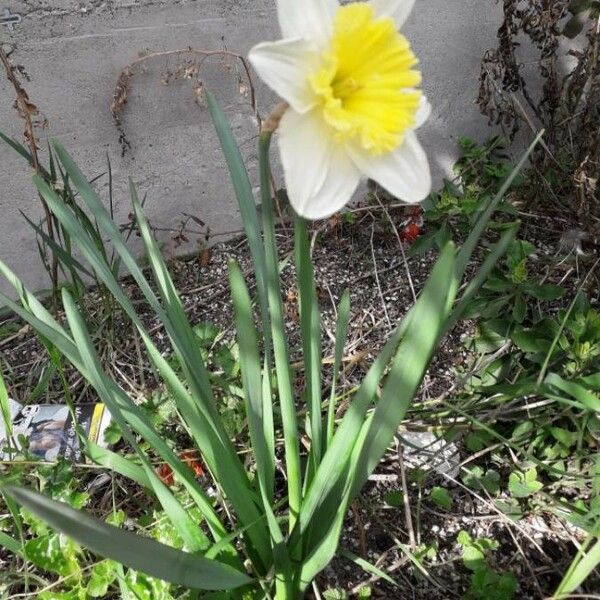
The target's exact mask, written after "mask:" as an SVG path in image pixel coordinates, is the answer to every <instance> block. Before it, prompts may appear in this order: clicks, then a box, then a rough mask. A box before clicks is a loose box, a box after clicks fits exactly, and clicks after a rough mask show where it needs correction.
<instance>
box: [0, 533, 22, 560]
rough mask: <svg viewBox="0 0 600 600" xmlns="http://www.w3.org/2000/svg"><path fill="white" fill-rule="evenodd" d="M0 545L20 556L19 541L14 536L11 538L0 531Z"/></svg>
mask: <svg viewBox="0 0 600 600" xmlns="http://www.w3.org/2000/svg"><path fill="white" fill-rule="evenodd" d="M0 546H3V547H4V548H6V549H7V550H8V551H9V552H12V553H13V554H16V555H18V556H20V555H21V553H22V551H23V547H22V546H21V543H20V542H18V541H17V540H15V539H14V538H11V537H10V536H9V535H7V534H6V533H4V531H0Z"/></svg>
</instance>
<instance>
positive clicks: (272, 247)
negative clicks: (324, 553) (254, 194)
mask: <svg viewBox="0 0 600 600" xmlns="http://www.w3.org/2000/svg"><path fill="white" fill-rule="evenodd" d="M270 146H271V133H268V132H265V133H262V134H261V136H260V144H259V149H260V186H261V201H262V214H263V230H264V241H265V255H266V278H267V295H268V299H269V309H270V313H271V332H272V338H273V354H274V357H275V371H276V373H277V387H278V391H279V402H280V406H281V418H282V421H283V438H284V444H285V462H286V468H287V478H288V498H289V508H290V515H289V530H290V531H291V530H292V529H293V528H294V525H295V524H296V520H297V518H298V514H299V512H300V505H301V502H302V481H301V475H300V449H299V444H298V423H297V418H296V405H295V403H294V393H293V381H292V372H291V368H290V358H289V352H288V348H287V343H286V339H285V324H284V322H283V304H282V301H281V289H280V286H279V259H278V256H277V244H276V241H275V220H274V217H273V200H272V198H271V190H270V183H271V181H270V167H269V149H270Z"/></svg>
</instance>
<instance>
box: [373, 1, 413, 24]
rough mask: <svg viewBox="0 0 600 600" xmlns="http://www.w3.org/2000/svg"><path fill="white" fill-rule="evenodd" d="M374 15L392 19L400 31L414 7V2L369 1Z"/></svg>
mask: <svg viewBox="0 0 600 600" xmlns="http://www.w3.org/2000/svg"><path fill="white" fill-rule="evenodd" d="M371 4H372V5H373V8H374V9H375V14H376V15H378V16H380V17H392V18H393V19H394V20H395V21H396V25H398V29H400V28H401V27H402V26H403V25H404V23H405V22H406V19H408V16H409V15H410V12H411V11H412V9H413V6H414V5H415V0H371Z"/></svg>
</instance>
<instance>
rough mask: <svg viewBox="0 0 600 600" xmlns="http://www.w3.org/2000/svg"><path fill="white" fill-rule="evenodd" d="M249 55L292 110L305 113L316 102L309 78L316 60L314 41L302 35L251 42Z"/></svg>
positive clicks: (265, 79) (317, 56) (316, 51)
mask: <svg viewBox="0 0 600 600" xmlns="http://www.w3.org/2000/svg"><path fill="white" fill-rule="evenodd" d="M248 58H249V59H250V62H251V63H252V66H253V67H254V68H255V69H256V72H257V73H258V74H259V75H260V77H261V79H262V80H263V81H264V82H265V83H266V84H267V85H268V86H269V87H270V88H271V89H272V90H274V91H275V92H277V94H278V95H279V96H281V98H283V99H284V100H286V101H287V102H288V103H289V104H290V106H292V108H293V109H294V110H296V111H298V112H300V113H305V112H306V111H308V110H310V109H311V108H312V107H313V106H314V105H315V103H316V101H317V99H316V95H315V93H314V91H313V89H312V87H311V86H310V84H309V82H308V76H309V75H310V73H314V72H315V70H316V69H317V68H318V64H319V51H318V48H317V46H316V45H315V44H314V43H312V42H307V41H305V40H301V39H295V40H280V41H279V42H265V43H263V44H258V46H254V48H252V50H250V54H249V55H248Z"/></svg>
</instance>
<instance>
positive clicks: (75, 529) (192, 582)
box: [4, 486, 252, 590]
mask: <svg viewBox="0 0 600 600" xmlns="http://www.w3.org/2000/svg"><path fill="white" fill-rule="evenodd" d="M4 491H6V493H8V494H9V495H10V496H12V497H13V498H14V499H15V500H16V501H17V502H19V503H20V504H22V505H23V506H25V507H26V508H27V509H29V510H30V511H31V512H33V513H34V514H36V515H37V516H38V517H40V518H41V519H43V520H44V521H46V522H47V523H48V524H49V525H50V526H51V527H52V528H53V529H55V530H57V531H60V532H62V533H64V534H65V535H67V536H69V537H70V538H72V539H73V540H75V541H76V542H78V543H79V544H81V545H82V546H85V547H86V548H88V549H89V550H91V551H92V552H94V553H96V554H99V555H100V556H103V557H106V558H110V559H111V560H114V561H117V562H119V563H121V564H123V565H125V566H127V567H130V568H132V569H135V570H139V571H143V572H144V573H147V574H148V575H150V576H152V577H156V578H158V579H162V580H163V581H168V582H171V583H175V584H178V585H182V586H186V587H189V588H194V589H199V590H229V589H235V588H238V587H240V586H242V585H246V584H248V583H250V582H251V581H252V580H251V579H250V578H249V577H248V576H247V575H245V574H244V573H240V572H239V571H237V570H235V569H233V568H232V567H230V566H228V565H225V564H222V563H220V562H218V561H214V560H208V559H206V558H204V557H202V556H198V555H194V554H187V553H185V552H180V551H178V550H174V549H173V548H170V547H169V546H165V545H164V544H160V543H158V542H156V541H154V540H152V539H149V538H144V537H141V536H139V535H136V534H134V533H131V532H129V531H124V530H122V529H118V528H116V527H113V526H112V525H107V524H106V523H102V522H101V521H97V520H95V519H92V518H91V517H89V516H88V515H87V514H86V513H84V512H83V511H78V510H75V509H73V508H71V507H70V506H68V505H67V504H64V503H62V502H56V501H55V500H51V499H49V498H46V497H45V496H43V495H42V494H38V493H37V492H34V491H32V490H28V489H26V488H19V487H14V486H7V487H5V488H4Z"/></svg>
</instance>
